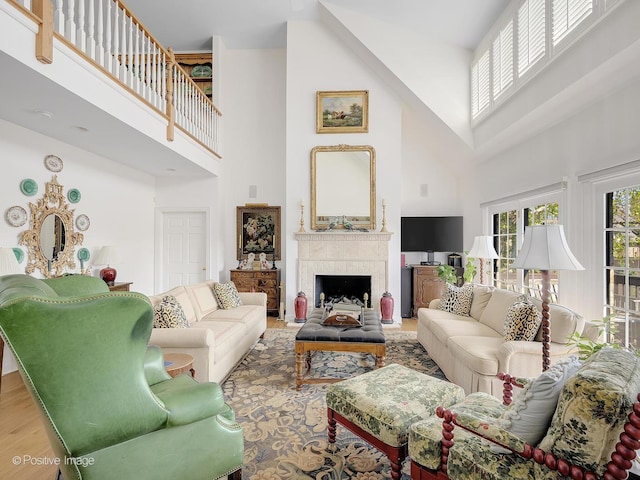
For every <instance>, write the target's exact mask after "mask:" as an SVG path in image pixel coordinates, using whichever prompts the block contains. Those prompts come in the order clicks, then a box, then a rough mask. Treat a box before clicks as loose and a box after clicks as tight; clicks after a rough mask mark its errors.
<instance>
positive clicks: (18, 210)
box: [5, 205, 27, 227]
mask: <svg viewBox="0 0 640 480" xmlns="http://www.w3.org/2000/svg"><path fill="white" fill-rule="evenodd" d="M5 218H6V219H7V223H8V224H9V225H11V226H13V227H21V226H22V225H24V224H25V223H27V211H26V210H25V209H24V208H22V207H20V206H17V205H16V206H15V207H11V208H9V209H8V210H7V213H6V214H5Z"/></svg>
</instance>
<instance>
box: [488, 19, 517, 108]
mask: <svg viewBox="0 0 640 480" xmlns="http://www.w3.org/2000/svg"><path fill="white" fill-rule="evenodd" d="M513 41H514V40H513V21H510V22H509V23H508V24H507V25H506V26H505V27H504V28H503V29H502V30H500V33H499V34H498V36H497V37H496V39H495V40H494V41H493V57H492V59H493V63H492V66H493V98H494V99H496V98H498V97H499V96H500V95H501V94H502V93H503V92H504V91H505V90H506V89H507V88H509V87H510V86H511V85H512V84H513Z"/></svg>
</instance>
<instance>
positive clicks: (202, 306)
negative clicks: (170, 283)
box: [149, 281, 267, 382]
mask: <svg viewBox="0 0 640 480" xmlns="http://www.w3.org/2000/svg"><path fill="white" fill-rule="evenodd" d="M213 284H214V282H213V281H207V282H202V283H197V284H194V285H185V286H180V287H175V288H173V289H171V290H169V291H167V292H164V293H161V294H158V295H153V296H151V297H149V300H150V301H151V303H152V304H153V305H155V304H157V303H159V302H160V301H161V300H162V297H164V296H165V295H172V296H174V297H175V298H176V300H178V302H179V303H180V306H181V307H182V309H183V310H184V313H185V316H186V317H187V320H188V322H189V325H190V326H189V328H154V329H153V331H152V332H151V338H150V340H149V344H150V345H157V346H159V347H161V348H162V351H163V352H165V353H188V354H189V355H191V356H192V357H193V368H194V370H195V372H196V373H195V377H196V379H197V380H198V381H203V382H221V381H222V380H224V379H225V377H226V376H227V375H228V374H229V372H231V370H233V368H234V367H235V366H236V365H237V364H238V362H240V361H241V360H242V359H243V358H244V356H245V355H246V353H247V352H248V351H249V349H250V348H251V346H252V345H253V344H254V343H255V342H256V341H257V340H258V339H259V338H260V336H261V335H262V334H263V333H264V332H265V330H266V329H267V295H266V294H265V293H261V292H256V293H249V292H246V293H244V292H240V293H239V296H240V300H241V301H242V305H240V306H238V307H235V308H231V309H228V310H224V309H222V308H219V306H218V302H217V301H216V298H215V296H214V294H213V290H212V286H213Z"/></svg>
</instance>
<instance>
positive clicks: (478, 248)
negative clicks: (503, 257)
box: [467, 235, 500, 284]
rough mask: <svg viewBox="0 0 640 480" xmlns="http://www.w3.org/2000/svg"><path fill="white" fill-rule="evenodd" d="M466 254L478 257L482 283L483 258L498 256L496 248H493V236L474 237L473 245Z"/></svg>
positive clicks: (482, 281)
mask: <svg viewBox="0 0 640 480" xmlns="http://www.w3.org/2000/svg"><path fill="white" fill-rule="evenodd" d="M467 256H468V257H471V258H479V259H480V284H484V260H485V259H496V258H500V257H498V252H496V249H495V248H493V237H492V236H491V235H478V236H477V237H476V238H474V239H473V246H472V247H471V250H469V253H467Z"/></svg>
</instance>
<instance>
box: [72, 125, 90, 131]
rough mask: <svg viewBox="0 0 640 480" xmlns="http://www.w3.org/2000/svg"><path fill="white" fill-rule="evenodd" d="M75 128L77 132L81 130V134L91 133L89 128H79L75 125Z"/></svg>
mask: <svg viewBox="0 0 640 480" xmlns="http://www.w3.org/2000/svg"><path fill="white" fill-rule="evenodd" d="M73 128H75V129H76V130H79V131H81V132H88V131H89V129H88V128H86V127H80V126H78V125H74V126H73Z"/></svg>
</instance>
